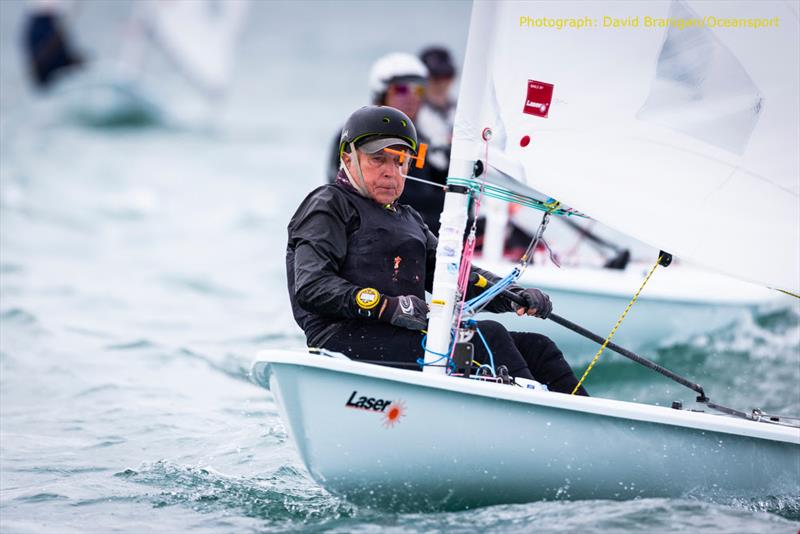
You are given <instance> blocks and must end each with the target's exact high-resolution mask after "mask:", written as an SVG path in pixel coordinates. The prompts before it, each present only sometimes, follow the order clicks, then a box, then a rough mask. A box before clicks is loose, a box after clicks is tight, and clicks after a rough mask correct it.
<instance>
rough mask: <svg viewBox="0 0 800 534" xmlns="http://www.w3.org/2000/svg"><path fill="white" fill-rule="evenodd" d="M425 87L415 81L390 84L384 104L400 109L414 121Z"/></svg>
mask: <svg viewBox="0 0 800 534" xmlns="http://www.w3.org/2000/svg"><path fill="white" fill-rule="evenodd" d="M424 96H425V87H424V86H423V85H422V84H419V83H414V82H398V83H391V84H389V87H388V89H387V90H386V98H385V99H384V100H385V102H384V104H385V105H387V106H390V107H393V108H396V109H399V110H400V111H402V112H403V113H405V114H406V115H408V117H409V118H410V119H411V120H412V121H413V120H416V118H417V112H418V111H419V107H420V106H421V105H422V99H423V98H424Z"/></svg>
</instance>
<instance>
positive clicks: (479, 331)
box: [475, 328, 497, 376]
mask: <svg viewBox="0 0 800 534" xmlns="http://www.w3.org/2000/svg"><path fill="white" fill-rule="evenodd" d="M475 331H476V332H478V337H480V338H481V341H483V346H484V347H486V352H488V353H489V365H490V366H491V368H492V375H494V376H497V372H496V371H495V368H494V354H492V349H490V348H489V344H488V343H487V342H486V338H485V337H483V333H482V332H481V329H480V328H476V329H475Z"/></svg>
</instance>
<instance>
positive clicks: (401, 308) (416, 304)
mask: <svg viewBox="0 0 800 534" xmlns="http://www.w3.org/2000/svg"><path fill="white" fill-rule="evenodd" d="M383 298H384V299H385V304H384V305H383V306H382V308H381V312H380V314H379V315H378V320H380V321H383V322H385V323H389V324H393V325H394V326H399V327H400V328H408V329H409V330H424V329H425V328H427V326H428V304H427V303H426V302H425V301H424V300H422V299H421V298H419V297H416V296H414V295H403V296H400V297H390V296H386V295H385V296H384V297H383Z"/></svg>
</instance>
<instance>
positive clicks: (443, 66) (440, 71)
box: [419, 46, 456, 78]
mask: <svg viewBox="0 0 800 534" xmlns="http://www.w3.org/2000/svg"><path fill="white" fill-rule="evenodd" d="M419 58H420V59H421V60H422V62H423V63H425V66H426V67H428V72H429V73H430V76H431V78H453V77H454V76H455V75H456V68H455V66H454V65H453V58H451V57H450V52H448V51H447V49H446V48H444V47H441V46H431V47H428V48H426V49H425V50H423V51H422V52H420V54H419Z"/></svg>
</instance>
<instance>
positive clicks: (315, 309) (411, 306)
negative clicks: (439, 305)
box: [286, 106, 586, 395]
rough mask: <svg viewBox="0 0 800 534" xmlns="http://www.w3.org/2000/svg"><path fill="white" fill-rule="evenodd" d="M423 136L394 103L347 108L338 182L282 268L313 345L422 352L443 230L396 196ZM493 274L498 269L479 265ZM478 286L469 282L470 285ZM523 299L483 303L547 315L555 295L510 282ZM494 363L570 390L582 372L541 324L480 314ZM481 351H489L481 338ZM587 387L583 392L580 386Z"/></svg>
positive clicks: (292, 230)
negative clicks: (532, 328)
mask: <svg viewBox="0 0 800 534" xmlns="http://www.w3.org/2000/svg"><path fill="white" fill-rule="evenodd" d="M418 143H419V138H418V136H417V132H416V129H415V127H414V124H413V122H412V121H411V119H410V118H409V117H408V116H407V115H406V114H405V113H403V112H402V111H399V110H397V109H394V108H391V107H388V106H366V107H363V108H361V109H359V110H357V111H356V112H354V113H353V114H352V115H351V116H350V118H348V120H347V122H346V124H345V126H344V128H343V129H342V134H341V138H340V142H339V157H340V159H341V170H340V172H339V173H338V175H337V177H336V181H335V182H334V183H332V184H325V185H323V186H321V187H318V188H317V189H315V190H314V191H312V192H311V193H310V194H309V195H308V196H307V197H306V198H305V200H303V202H302V203H301V204H300V207H299V208H298V209H297V211H296V213H295V214H294V216H293V217H292V220H291V221H290V222H289V226H288V233H289V239H288V245H287V251H286V271H287V278H288V285H289V297H290V300H291V304H292V312H293V313H294V317H295V320H296V321H297V323H298V324H299V325H300V327H301V328H302V329H303V331H304V332H305V334H306V341H307V344H308V346H310V347H321V348H325V349H328V350H331V351H336V352H340V353H343V354H345V355H347V356H348V357H350V358H353V359H356V360H370V361H379V362H382V363H385V364H387V365H406V366H413V365H414V363H415V362H416V361H417V359H418V358H422V357H423V354H424V349H423V333H422V332H421V330H423V329H425V328H426V326H427V313H428V306H427V304H426V303H425V291H426V290H427V291H431V289H432V285H433V273H434V267H435V260H436V246H437V238H436V237H435V236H434V235H433V234H432V233H431V231H430V230H429V228H428V226H427V225H426V224H425V221H424V219H423V218H422V216H421V215H420V214H419V213H418V212H417V210H415V209H414V208H412V207H410V206H408V205H406V204H403V203H402V202H399V201H398V199H399V198H400V197H401V195H402V193H403V190H404V187H405V186H406V180H405V179H404V178H403V176H404V175H405V174H406V172H407V171H408V166H409V161H410V160H411V158H412V157H413V156H414V153H415V152H416V150H417V147H418ZM473 272H475V273H478V274H479V275H481V276H483V277H485V278H486V279H488V280H489V281H496V280H498V277H496V276H495V275H493V274H491V273H489V272H487V271H483V270H481V269H478V268H473ZM481 291H482V290H481V289H479V288H476V287H474V286H472V287H471V288H470V294H469V295H468V296H473V294H478V293H480V292H481ZM510 291H511V292H513V293H515V294H517V295H519V296H521V297H522V298H524V299H525V301H526V303H527V306H525V307H524V308H523V307H518V306H517V305H516V304H514V303H512V302H511V301H510V300H509V299H507V298H504V297H502V296H501V297H498V298H495V299H494V300H493V301H491V303H490V304H489V306H488V307H487V308H486V309H487V311H491V312H511V311H516V312H517V314H519V315H523V314H528V315H534V316H537V317H542V318H545V317H547V316H548V314H549V313H550V311H551V307H552V306H551V304H550V299H549V297H548V296H547V295H546V294H544V293H543V292H541V291H539V290H538V289H524V288H522V287H519V286H513V285H512V286H511V287H510ZM478 327H479V328H480V330H481V333H482V334H483V336H484V338H485V339H486V341H487V344H488V345H489V347H490V349H491V351H492V353H493V355H494V362H495V366H496V367H498V368H499V366H501V365H505V366H506V367H507V368H508V370H509V372H510V374H511V376H516V377H520V378H527V379H534V378H535V379H536V380H538V381H540V382H542V383H544V384H547V385H548V387H549V388H550V389H552V390H555V391H558V392H565V393H568V392H571V391H572V389H573V388H574V387H575V386H576V385H577V383H578V380H577V379H576V377H575V375H574V374H573V372H572V369H571V368H570V367H569V365H568V364H567V362H566V361H565V360H564V357H563V355H562V353H561V351H560V350H559V349H558V347H557V346H556V345H555V344H554V343H553V342H552V341H551V340H550V339H549V338H547V337H545V336H543V335H540V334H535V333H519V332H508V331H507V330H506V329H505V328H504V327H503V326H502V325H501V324H499V323H497V322H495V321H478ZM475 359H476V360H477V361H478V362H481V363H486V362H488V361H489V359H488V352H487V350H486V347H484V346H483V344H482V343H475ZM580 393H581V394H584V395H585V394H586V392H585V391H584V390H583V389H582V388H581V389H580Z"/></svg>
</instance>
